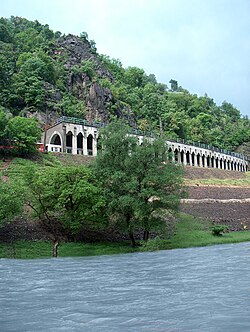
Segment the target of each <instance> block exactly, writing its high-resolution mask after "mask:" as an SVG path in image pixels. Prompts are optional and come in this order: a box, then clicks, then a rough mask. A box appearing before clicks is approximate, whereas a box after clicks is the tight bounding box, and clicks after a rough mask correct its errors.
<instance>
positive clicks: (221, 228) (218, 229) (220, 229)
mask: <svg viewBox="0 0 250 332" xmlns="http://www.w3.org/2000/svg"><path fill="white" fill-rule="evenodd" d="M228 230H229V228H228V226H226V225H215V226H213V227H212V234H213V235H214V236H222V233H225V232H226V231H228Z"/></svg>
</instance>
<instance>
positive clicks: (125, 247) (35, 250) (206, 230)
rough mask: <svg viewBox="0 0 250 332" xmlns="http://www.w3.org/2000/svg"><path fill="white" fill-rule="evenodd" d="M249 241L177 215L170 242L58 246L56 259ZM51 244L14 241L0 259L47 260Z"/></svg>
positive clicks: (248, 235) (245, 235) (246, 234)
mask: <svg viewBox="0 0 250 332" xmlns="http://www.w3.org/2000/svg"><path fill="white" fill-rule="evenodd" d="M244 241H250V231H242V232H231V233H225V234H223V236H214V235H212V232H211V225H210V223H209V222H208V221H202V220H201V219H197V218H194V217H192V216H190V215H186V214H181V215H180V221H179V222H178V224H177V228H176V234H175V235H174V236H173V237H172V238H170V239H167V240H166V239H160V238H155V239H153V240H149V241H148V242H147V244H145V243H144V244H142V246H140V247H137V248H131V247H130V245H129V244H128V243H127V242H122V243H111V242H105V243H92V244H90V243H83V242H68V243H60V244H59V247H58V254H59V257H79V256H97V255H111V254H124V253H131V252H139V251H155V250H166V249H177V248H189V247H197V246H208V245H214V244H226V243H237V242H244ZM52 249H53V244H52V242H46V241H18V242H15V243H13V244H6V243H0V258H22V259H27V258H28V259H30V258H48V257H52Z"/></svg>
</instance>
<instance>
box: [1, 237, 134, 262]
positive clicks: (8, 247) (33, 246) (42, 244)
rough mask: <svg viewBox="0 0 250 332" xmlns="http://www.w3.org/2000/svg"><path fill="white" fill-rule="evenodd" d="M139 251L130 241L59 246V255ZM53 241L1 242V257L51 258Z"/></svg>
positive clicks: (97, 254)
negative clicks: (132, 246) (131, 245)
mask: <svg viewBox="0 0 250 332" xmlns="http://www.w3.org/2000/svg"><path fill="white" fill-rule="evenodd" d="M135 251H138V249H134V248H131V247H130V246H129V245H128V243H111V242H110V243H109V242H107V243H95V244H90V243H83V242H68V243H60V244H59V246H58V256H59V257H81V256H100V255H112V254H124V253H130V252H135ZM52 252H53V243H52V242H49V241H17V242H15V243H13V244H7V243H0V258H21V259H31V258H49V257H52Z"/></svg>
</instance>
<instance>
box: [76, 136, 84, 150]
mask: <svg viewBox="0 0 250 332" xmlns="http://www.w3.org/2000/svg"><path fill="white" fill-rule="evenodd" d="M77 154H83V134H82V133H79V134H78V135H77Z"/></svg>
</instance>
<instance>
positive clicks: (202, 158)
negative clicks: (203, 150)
mask: <svg viewBox="0 0 250 332" xmlns="http://www.w3.org/2000/svg"><path fill="white" fill-rule="evenodd" d="M201 165H202V167H205V156H204V154H203V155H202V156H201Z"/></svg>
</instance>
